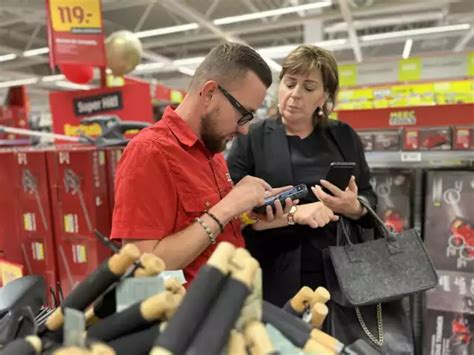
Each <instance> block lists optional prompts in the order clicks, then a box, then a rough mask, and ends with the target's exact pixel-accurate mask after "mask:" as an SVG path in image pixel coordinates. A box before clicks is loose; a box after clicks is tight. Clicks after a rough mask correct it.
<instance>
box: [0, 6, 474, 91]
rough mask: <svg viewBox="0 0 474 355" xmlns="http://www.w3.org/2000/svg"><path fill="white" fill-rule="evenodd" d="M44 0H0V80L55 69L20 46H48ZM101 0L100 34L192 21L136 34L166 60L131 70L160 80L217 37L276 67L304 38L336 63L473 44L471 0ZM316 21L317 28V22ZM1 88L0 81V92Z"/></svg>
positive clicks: (176, 74) (150, 54) (179, 79)
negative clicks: (258, 53)
mask: <svg viewBox="0 0 474 355" xmlns="http://www.w3.org/2000/svg"><path fill="white" fill-rule="evenodd" d="M44 2H45V1H44V0H0V86H1V82H5V81H10V80H16V79H22V78H30V77H32V76H46V75H51V74H54V72H52V71H51V69H50V67H49V64H48V55H47V54H42V55H35V56H29V57H24V56H23V52H24V51H26V50H31V49H36V48H44V47H47V28H46V19H45V16H46V12H45V5H44ZM316 2H329V3H330V4H329V6H325V7H322V8H320V9H312V10H303V11H298V12H293V13H289V14H284V15H277V16H272V17H264V18H260V19H255V20H249V21H245V22H236V23H230V24H220V23H221V22H225V20H222V19H223V18H227V17H229V16H237V15H242V14H251V13H259V12H262V11H268V10H274V9H281V8H290V7H294V6H301V5H305V4H312V3H316ZM102 4H103V18H104V26H105V33H106V35H109V34H111V33H112V32H114V31H117V30H121V29H127V30H130V31H133V32H142V31H147V30H152V29H157V28H167V27H171V26H177V25H185V24H189V23H197V26H195V27H198V28H197V29H192V30H188V31H184V32H177V33H169V34H165V35H157V36H150V37H142V38H141V41H142V43H143V46H144V48H145V50H146V52H145V55H144V60H143V63H149V62H160V61H162V62H165V63H166V65H165V66H164V67H162V68H159V69H155V70H154V71H151V72H150V71H148V72H146V73H143V72H142V73H136V74H137V75H141V76H145V77H147V78H155V79H158V80H162V81H163V80H164V81H167V82H169V81H170V80H174V82H175V83H177V85H185V84H184V83H186V82H187V80H188V78H189V76H188V75H189V70H186V69H191V70H192V69H193V68H194V67H195V65H196V62H192V61H191V64H186V63H183V62H178V64H176V62H173V61H174V60H178V59H183V58H195V57H200V56H204V55H205V54H206V53H207V52H208V51H209V49H210V48H212V47H213V46H214V45H216V44H217V43H219V42H221V41H223V40H224V39H231V40H237V41H243V42H245V43H248V44H250V45H251V46H253V47H255V48H258V49H265V50H263V51H262V53H265V54H266V58H269V59H270V58H272V60H273V61H274V62H273V63H272V67H273V68H275V70H277V69H278V63H281V59H282V58H283V56H284V55H285V53H287V51H288V49H287V48H288V47H286V48H285V47H281V46H288V45H296V44H301V43H304V42H308V41H311V42H314V41H316V42H320V41H330V42H323V43H325V44H324V45H323V46H326V47H327V48H329V49H332V50H334V51H335V54H336V57H337V59H338V61H339V62H357V61H363V62H367V61H380V60H383V59H388V58H401V56H402V52H403V49H404V45H405V42H406V40H407V39H408V38H412V39H413V47H412V51H411V56H418V55H438V54H440V53H452V52H455V51H468V50H472V49H474V1H472V0H427V1H425V0H407V1H396V0H332V1H331V0H102ZM218 19H219V20H218ZM217 20H218V21H217ZM318 22H319V23H320V24H321V27H317V23H318ZM462 24H465V26H464V27H463V28H462V29H460V30H453V31H450V32H440V33H431V34H421V35H413V36H412V37H406V36H397V37H395V38H392V39H381V40H372V41H369V40H364V39H367V38H370V37H364V36H368V35H373V34H379V33H385V32H395V31H405V30H412V29H426V28H439V27H440V26H452V25H462ZM469 26H470V27H469ZM318 28H319V29H318ZM321 28H322V31H321V30H320V29H321ZM448 28H451V29H452V27H448ZM142 35H143V34H142ZM143 36H145V35H143ZM332 40H339V41H336V42H335V41H332ZM272 47H278V48H280V49H278V48H277V49H275V48H274V49H271V48H272ZM9 54H15V55H17V57H16V58H15V59H12V60H3V61H2V56H5V55H9ZM3 58H9V57H3ZM170 63H171V64H170ZM183 68H184V69H183ZM182 72H187V73H188V75H187V74H183V73H182ZM51 89H54V90H57V89H58V87H57V86H55V85H54V82H48V83H42V82H41V81H40V82H39V83H38V84H35V85H32V86H31V87H30V92H31V93H33V94H35V93H38V94H39V93H44V92H45V91H47V90H51ZM2 91H3V92H2ZM4 92H5V89H4V88H1V87H0V96H1V95H2V94H4Z"/></svg>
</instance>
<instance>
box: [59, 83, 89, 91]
mask: <svg viewBox="0 0 474 355" xmlns="http://www.w3.org/2000/svg"><path fill="white" fill-rule="evenodd" d="M56 86H59V87H61V88H66V89H74V90H89V89H90V88H91V87H90V86H89V85H81V84H75V83H70V82H69V81H58V82H57V83H56Z"/></svg>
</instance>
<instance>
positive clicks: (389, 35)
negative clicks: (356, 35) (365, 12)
mask: <svg viewBox="0 0 474 355" xmlns="http://www.w3.org/2000/svg"><path fill="white" fill-rule="evenodd" d="M469 28H471V25H470V24H468V23H464V24H460V25H449V26H439V27H427V28H417V29H414V30H405V31H395V32H386V33H377V34H373V35H365V36H362V37H361V40H362V41H363V42H368V41H377V40H380V39H390V38H399V37H411V36H418V35H426V34H432V33H442V32H452V31H463V30H468V29H469Z"/></svg>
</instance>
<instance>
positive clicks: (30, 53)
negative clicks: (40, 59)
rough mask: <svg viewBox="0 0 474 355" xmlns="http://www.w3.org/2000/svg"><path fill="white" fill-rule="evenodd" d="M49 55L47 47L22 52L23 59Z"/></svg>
mask: <svg viewBox="0 0 474 355" xmlns="http://www.w3.org/2000/svg"><path fill="white" fill-rule="evenodd" d="M46 53H49V48H48V47H41V48H36V49H30V50H28V51H24V52H23V57H31V56H34V55H40V54H46Z"/></svg>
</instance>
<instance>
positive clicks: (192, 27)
mask: <svg viewBox="0 0 474 355" xmlns="http://www.w3.org/2000/svg"><path fill="white" fill-rule="evenodd" d="M197 28H199V25H198V24H197V23H195V22H193V23H187V24H184V25H178V26H171V27H163V28H156V29H154V30H147V31H140V32H135V36H137V37H138V38H146V37H154V36H161V35H167V34H170V33H177V32H184V31H190V30H195V29H197Z"/></svg>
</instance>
